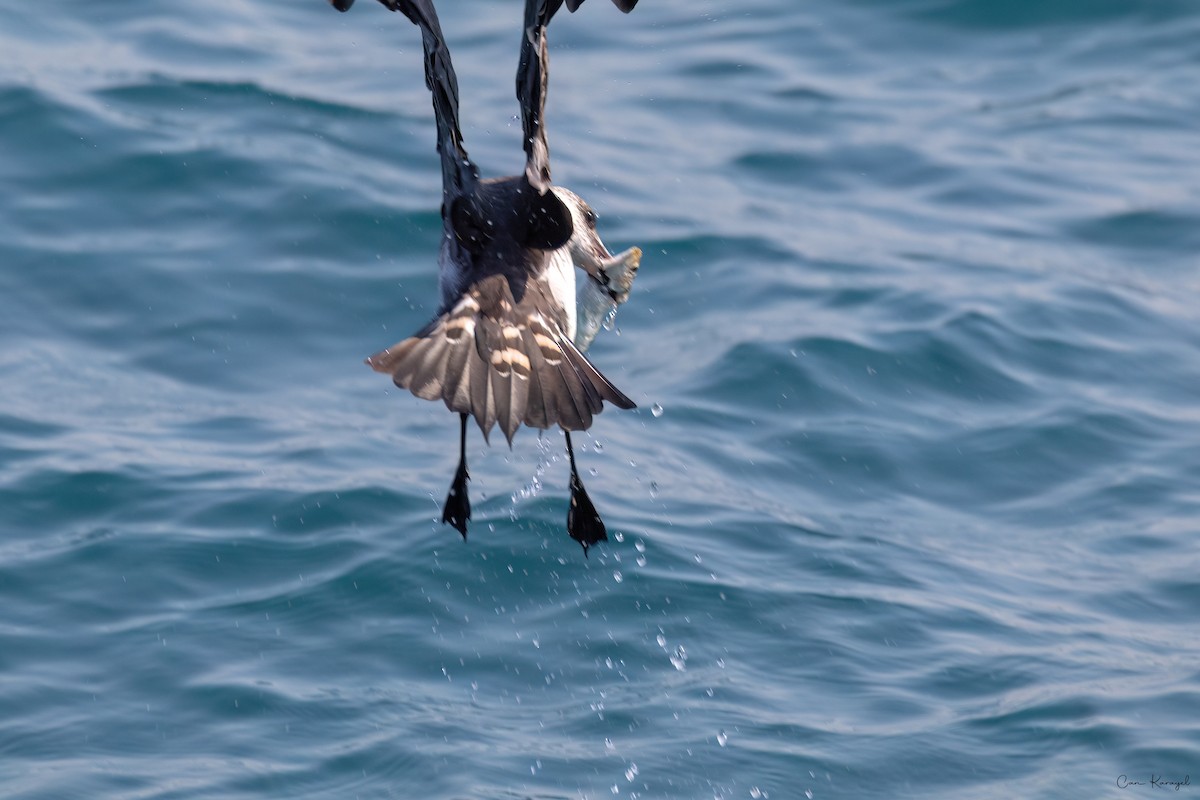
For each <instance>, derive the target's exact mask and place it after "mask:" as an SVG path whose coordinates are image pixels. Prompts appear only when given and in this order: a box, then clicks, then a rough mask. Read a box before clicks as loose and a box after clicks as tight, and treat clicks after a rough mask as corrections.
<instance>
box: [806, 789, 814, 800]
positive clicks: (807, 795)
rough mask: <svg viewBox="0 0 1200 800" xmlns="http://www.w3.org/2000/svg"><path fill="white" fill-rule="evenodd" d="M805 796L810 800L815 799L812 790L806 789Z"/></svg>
mask: <svg viewBox="0 0 1200 800" xmlns="http://www.w3.org/2000/svg"><path fill="white" fill-rule="evenodd" d="M804 796H805V797H807V798H808V800H812V798H813V794H812V789H805V790H804Z"/></svg>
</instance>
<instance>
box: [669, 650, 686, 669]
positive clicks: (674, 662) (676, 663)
mask: <svg viewBox="0 0 1200 800" xmlns="http://www.w3.org/2000/svg"><path fill="white" fill-rule="evenodd" d="M671 666H673V667H675V669H677V670H679V671H680V672H683V671H684V670H686V669H687V651H686V650H684V649H683V645H679V646H678V647H676V648H675V652H674V653H672V654H671Z"/></svg>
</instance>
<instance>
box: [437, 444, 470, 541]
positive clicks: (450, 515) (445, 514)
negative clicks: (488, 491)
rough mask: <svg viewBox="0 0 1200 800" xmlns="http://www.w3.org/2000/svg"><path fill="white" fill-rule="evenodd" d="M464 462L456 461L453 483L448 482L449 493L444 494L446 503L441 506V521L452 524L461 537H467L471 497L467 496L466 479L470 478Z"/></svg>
mask: <svg viewBox="0 0 1200 800" xmlns="http://www.w3.org/2000/svg"><path fill="white" fill-rule="evenodd" d="M470 477H471V476H470V475H469V474H468V473H467V465H466V463H465V462H462V461H460V462H459V463H458V471H457V472H455V473H454V483H452V484H450V493H449V494H447V495H446V504H445V506H443V508H442V523H443V524H445V525H452V526H454V527H455V528H456V529H457V530H458V532H459V533H461V534H462V537H463V538H464V539H465V538H467V520H469V519H470V518H471V498H469V497H468V496H467V481H468V480H469V479H470Z"/></svg>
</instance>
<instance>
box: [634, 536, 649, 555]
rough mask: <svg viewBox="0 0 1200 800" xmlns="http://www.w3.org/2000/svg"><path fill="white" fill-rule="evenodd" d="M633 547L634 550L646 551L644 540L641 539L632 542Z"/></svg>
mask: <svg viewBox="0 0 1200 800" xmlns="http://www.w3.org/2000/svg"><path fill="white" fill-rule="evenodd" d="M633 547H634V549H635V550H637V551H638V552H639V553H644V552H646V543H645V542H643V541H642V540H641V539H638V540H637V541H636V542H634V544H633Z"/></svg>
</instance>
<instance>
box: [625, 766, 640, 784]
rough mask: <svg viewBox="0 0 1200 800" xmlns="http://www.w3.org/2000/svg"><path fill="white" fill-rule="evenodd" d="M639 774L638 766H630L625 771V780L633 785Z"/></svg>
mask: <svg viewBox="0 0 1200 800" xmlns="http://www.w3.org/2000/svg"><path fill="white" fill-rule="evenodd" d="M637 774H638V768H637V764H630V765H629V769H627V770H625V780H627V781H629V782H630V783H633V779H634V778H636V777H637Z"/></svg>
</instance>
